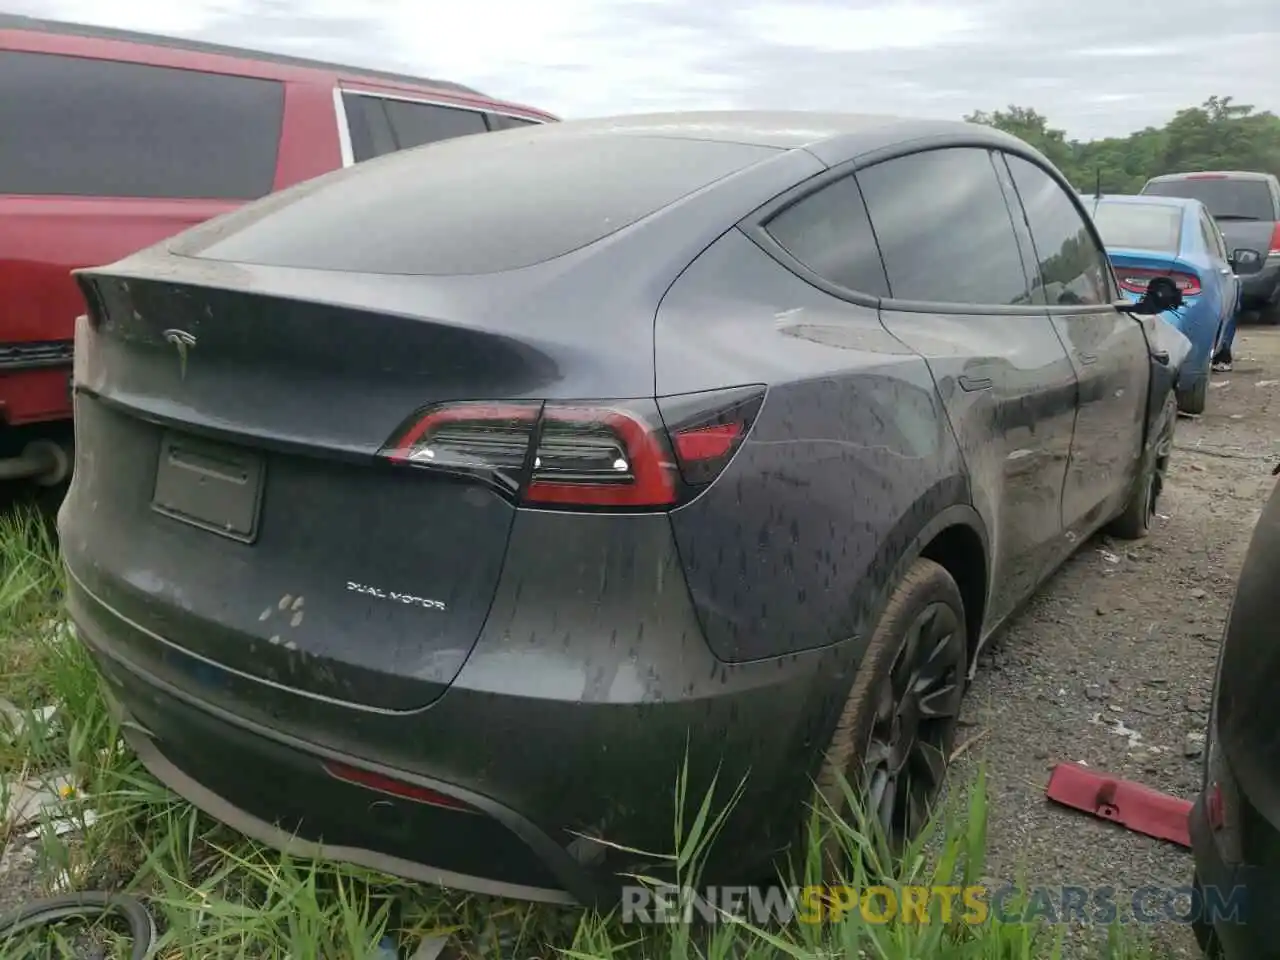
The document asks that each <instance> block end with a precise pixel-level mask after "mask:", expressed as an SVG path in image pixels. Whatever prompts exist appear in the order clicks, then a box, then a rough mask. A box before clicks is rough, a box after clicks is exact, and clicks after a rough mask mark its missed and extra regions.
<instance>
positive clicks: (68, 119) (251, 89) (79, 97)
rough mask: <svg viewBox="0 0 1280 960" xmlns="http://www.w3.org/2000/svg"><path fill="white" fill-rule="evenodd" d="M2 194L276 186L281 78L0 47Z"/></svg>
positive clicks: (223, 192)
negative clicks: (256, 76) (20, 50)
mask: <svg viewBox="0 0 1280 960" xmlns="http://www.w3.org/2000/svg"><path fill="white" fill-rule="evenodd" d="M0 91H3V94H2V95H0V193H6V194H35V195H57V196H81V197H132V198H172V199H178V198H191V199H211V200H252V199H256V198H258V197H261V196H263V195H265V194H267V193H269V192H270V191H271V188H272V186H273V185H274V182H275V173H276V155H277V152H278V149H279V143H280V125H281V120H282V118H283V114H284V87H283V85H282V84H280V83H279V82H277V81H274V80H260V79H256V78H250V77H237V76H229V75H223V74H213V73H203V72H200V71H195V70H178V69H174V68H170V67H154V66H149V65H146V64H137V63H123V62H119V61H113V60H93V59H87V58H83V57H68V56H61V55H54V54H45V53H27V52H18V51H0Z"/></svg>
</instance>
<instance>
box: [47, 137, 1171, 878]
mask: <svg viewBox="0 0 1280 960" xmlns="http://www.w3.org/2000/svg"><path fill="white" fill-rule="evenodd" d="M77 276H78V279H79V283H80V284H81V287H82V289H83V292H84V294H85V298H86V301H87V303H88V313H87V316H86V317H84V318H82V319H81V321H80V323H79V325H78V329H77V342H76V348H75V364H76V366H75V404H76V431H77V449H76V457H77V462H76V465H75V471H74V482H73V484H72V487H71V490H70V493H69V495H68V497H67V499H66V501H65V503H64V506H63V508H62V511H61V514H60V531H61V535H62V544H63V549H64V551H65V559H66V565H67V570H68V574H69V588H68V589H69V604H70V609H71V613H72V616H73V617H74V620H75V622H76V624H77V626H78V628H79V629H78V634H79V636H80V637H81V639H82V640H83V642H84V643H86V644H87V646H88V648H89V649H90V650H91V651H92V653H93V655H94V656H95V658H96V660H97V662H98V664H100V666H101V669H102V671H103V673H104V674H105V676H106V678H107V680H108V681H109V683H108V684H107V689H108V692H109V696H110V700H111V701H112V702H113V704H114V705H115V706H116V707H117V708H118V710H119V712H120V715H121V716H122V718H123V719H124V721H125V722H124V729H125V731H126V733H127V735H128V737H129V739H130V741H131V742H132V744H133V745H134V747H135V748H136V750H137V751H138V753H139V754H140V756H141V758H142V759H143V761H144V762H145V763H146V765H147V766H148V767H149V768H150V769H151V771H152V772H153V773H154V774H155V775H156V776H157V777H159V778H160V779H161V780H163V781H164V782H165V783H167V784H169V785H170V786H171V787H172V788H173V789H174V790H175V791H176V792H178V793H179V794H181V795H183V796H185V797H187V798H188V799H190V800H191V801H192V802H193V803H195V804H196V805H198V806H200V807H202V808H204V809H205V810H207V811H208V812H210V813H211V814H213V815H214V816H216V817H218V818H221V819H222V820H224V821H226V822H228V823H230V824H232V825H233V826H235V827H237V828H239V829H240V830H242V831H243V832H245V833H246V834H249V835H251V836H254V837H257V838H260V839H262V840H264V841H267V842H270V843H274V844H278V845H280V846H284V847H288V848H291V849H294V850H298V851H302V852H310V853H321V854H324V855H327V856H331V857H335V858H340V859H346V860H349V861H353V862H357V863H362V864H365V865H368V866H372V867H375V868H378V869H381V870H384V871H387V872H391V873H396V874H401V875H404V876H409V877H417V878H423V879H428V880H433V881H439V882H442V883H445V884H447V885H451V886H456V887H461V888H467V889H472V890H481V891H489V892H499V893H506V894H511V895H515V896H519V897H527V898H540V899H550V900H579V901H598V899H599V898H600V897H607V896H609V895H610V891H614V894H613V895H615V896H616V890H617V889H618V884H617V881H616V877H617V875H618V874H619V873H620V872H627V871H631V870H635V869H641V868H643V869H646V870H651V869H654V868H653V865H652V864H651V863H650V862H648V861H647V859H646V858H645V857H644V856H642V855H639V854H635V853H630V852H627V850H634V849H640V850H651V851H656V852H658V853H662V852H666V851H668V850H669V849H670V846H671V834H672V822H673V816H674V812H673V809H672V793H673V785H674V783H675V781H676V778H677V775H678V774H679V771H680V769H681V767H682V764H683V763H684V762H685V760H686V757H687V762H688V770H689V785H690V794H691V795H693V796H695V797H698V798H700V797H701V795H702V793H703V791H704V790H705V789H706V788H707V787H708V786H709V784H710V783H711V781H712V778H713V776H715V775H716V774H717V771H718V780H717V783H718V785H719V788H720V789H721V790H722V791H729V790H731V789H732V788H734V787H736V786H737V785H738V784H739V783H741V782H743V779H744V778H745V787H744V793H743V795H742V798H741V800H740V801H739V802H738V803H737V805H736V806H735V808H734V810H733V813H732V815H731V816H730V818H729V820H728V822H727V825H726V827H725V829H724V831H723V833H722V834H721V836H720V839H719V842H718V844H717V846H716V847H715V848H714V851H713V855H712V858H711V860H710V861H709V862H708V864H707V869H706V874H705V876H704V879H705V880H706V881H707V882H726V878H737V879H750V878H754V877H759V876H761V875H762V872H763V871H764V870H765V869H767V868H770V867H771V866H772V865H773V864H775V863H776V862H778V860H779V855H780V854H781V853H782V852H785V851H787V850H788V849H790V848H792V845H793V842H794V841H795V840H796V838H797V836H798V834H799V833H800V832H801V827H802V825H803V823H804V821H805V819H806V809H807V805H808V802H809V801H810V800H811V799H812V798H813V797H814V789H815V783H816V784H817V785H818V787H819V788H821V789H822V790H824V791H825V792H826V793H827V795H828V796H834V795H835V793H836V789H835V785H836V784H837V783H838V781H839V779H840V777H838V776H837V774H839V775H840V776H843V777H847V778H849V779H851V780H854V781H855V782H857V783H860V784H861V785H862V787H863V788H864V789H865V791H866V794H867V797H868V801H867V802H868V804H869V808H870V809H871V810H873V811H874V812H875V813H876V815H878V816H879V817H880V819H881V821H882V822H883V823H884V824H885V825H886V827H887V828H888V829H889V831H890V833H891V835H892V836H898V837H900V836H905V835H907V834H909V833H911V832H912V831H913V830H915V829H916V828H917V827H918V826H919V825H920V824H921V821H922V819H923V818H924V816H925V813H926V811H927V808H928V804H929V801H930V799H931V797H933V795H934V791H935V790H936V789H937V787H938V785H939V782H940V781H941V779H942V776H943V773H944V764H945V760H946V757H947V755H948V747H949V744H950V742H951V739H952V736H953V733H954V729H955V717H956V712H957V709H958V707H959V705H960V698H961V695H962V692H963V689H964V686H965V683H966V681H967V678H968V677H969V676H970V675H971V667H972V664H973V663H974V662H975V655H976V651H977V648H978V646H979V644H980V643H981V642H982V641H983V640H985V639H986V638H987V637H989V636H990V635H991V633H992V631H994V630H995V629H997V628H998V627H999V626H1000V625H1001V623H1002V622H1003V621H1005V620H1006V619H1007V618H1008V617H1009V615H1010V614H1011V612H1012V611H1014V609H1015V608H1016V607H1017V606H1018V605H1019V603H1020V602H1021V601H1023V600H1024V599H1026V598H1027V596H1028V595H1029V594H1030V592H1031V591H1032V590H1033V589H1034V588H1035V587H1036V586H1037V585H1038V584H1039V583H1040V582H1041V581H1043V580H1044V578H1045V577H1046V576H1047V575H1048V574H1049V573H1050V572H1051V571H1052V570H1053V569H1054V568H1055V567H1056V566H1058V565H1059V564H1060V563H1061V562H1062V561H1063V560H1064V559H1065V558H1066V557H1067V556H1068V555H1069V554H1070V553H1071V552H1072V550H1073V549H1074V548H1075V547H1076V546H1077V545H1079V544H1080V543H1081V542H1082V541H1083V540H1084V539H1085V538H1087V537H1088V536H1089V535H1090V534H1091V533H1093V532H1094V531H1095V530H1098V529H1100V528H1101V527H1103V526H1104V525H1107V524H1109V523H1110V524H1111V525H1112V526H1113V528H1114V529H1115V530H1116V531H1117V532H1118V533H1120V534H1121V535H1124V536H1141V535H1143V534H1144V533H1145V532H1146V531H1147V529H1148V525H1149V523H1150V520H1151V517H1152V510H1153V507H1154V500H1155V496H1156V495H1157V494H1158V493H1159V490H1160V484H1161V480H1162V476H1163V471H1164V468H1165V464H1166V462H1167V458H1168V454H1169V449H1170V445H1171V437H1172V431H1173V428H1174V400H1173V396H1172V394H1171V392H1170V384H1171V376H1172V372H1173V368H1175V367H1176V365H1177V364H1178V363H1179V362H1180V359H1181V356H1182V355H1184V354H1185V349H1186V341H1185V340H1184V339H1181V336H1180V335H1179V334H1177V333H1176V331H1174V330H1173V328H1172V327H1170V326H1168V325H1167V324H1164V323H1163V322H1162V321H1159V320H1157V319H1155V318H1153V316H1151V315H1150V314H1149V313H1145V312H1144V311H1149V310H1158V309H1163V308H1164V307H1166V306H1168V305H1169V302H1173V301H1171V300H1166V299H1164V298H1167V297H1173V298H1176V290H1175V289H1174V288H1172V286H1171V285H1166V286H1165V287H1161V286H1160V285H1159V283H1158V281H1153V292H1152V295H1151V298H1150V299H1149V300H1147V301H1144V303H1143V304H1140V305H1138V306H1135V305H1134V304H1131V303H1127V302H1125V301H1124V300H1123V299H1122V298H1121V297H1120V296H1119V295H1118V292H1117V288H1116V286H1115V280H1114V277H1113V276H1112V274H1111V271H1110V268H1109V265H1108V261H1107V257H1106V256H1105V254H1104V252H1103V250H1102V248H1101V246H1100V244H1099V241H1098V237H1097V235H1096V233H1095V231H1094V229H1093V227H1092V225H1091V223H1090V220H1089V218H1088V216H1087V215H1086V213H1085V211H1084V209H1083V208H1082V207H1081V205H1080V201H1079V199H1078V198H1077V197H1076V195H1075V194H1074V192H1073V191H1072V190H1071V188H1070V186H1069V185H1068V184H1067V183H1066V182H1065V181H1064V180H1063V179H1062V177H1061V176H1060V175H1059V174H1058V172H1057V171H1055V170H1054V169H1053V168H1052V167H1051V166H1049V164H1048V163H1047V162H1046V161H1045V159H1044V158H1043V157H1042V156H1040V155H1039V154H1038V153H1035V152H1034V151H1032V150H1031V149H1030V148H1028V147H1027V146H1026V145H1025V144H1024V143H1022V142H1021V141H1019V140H1017V139H1014V138H1012V137H1009V136H1006V135H1004V134H1001V133H999V132H997V131H993V130H990V129H986V128H982V127H975V126H969V125H965V124H960V123H942V122H918V121H910V120H896V119H892V118H875V117H856V116H828V115H810V114H799V113H797V114H786V113H783V114H769V113H726V114H685V115H655V116H638V117H625V118H615V119H607V120H593V121H579V122H570V123H562V124H555V125H547V126H546V127H545V128H537V129H525V130H515V131H507V132H501V133H493V134H486V135H485V136H483V137H467V138H460V139H457V140H454V141H450V142H446V143H441V144H436V145H432V146H429V147H425V148H422V149H419V150H411V151H406V152H403V153H398V154H395V155H392V156H388V157H385V158H381V159H378V160H374V161H370V162H368V163H365V164H361V165H359V166H357V167H354V168H351V169H348V170H345V171H342V172H339V173H336V174H334V175H331V176H325V177H321V178H319V179H317V180H314V181H311V182H309V183H307V184H304V185H301V186H299V187H297V188H294V189H291V190H287V191H284V192H281V193H279V194H276V195H274V196H272V197H269V198H267V199H265V200H263V201H261V202H258V203H255V204H253V205H251V206H249V207H246V208H244V209H243V210H241V211H238V212H236V213H233V214H231V215H228V216H225V217H222V218H219V219H217V220H213V221H210V222H209V223H207V224H204V225H202V226H200V227H197V228H195V229H193V230H191V231H188V232H186V233H184V234H182V235H181V236H179V237H178V238H176V239H174V240H172V241H169V242H167V243H164V244H161V245H159V246H156V247H154V248H152V249H150V250H146V251H143V252H141V253H139V254H137V255H135V256H131V257H129V258H127V259H125V260H122V261H120V262H118V263H116V264H114V265H111V266H109V267H104V268H101V269H94V270H86V271H80V272H79V273H78V274H77ZM837 802H838V799H837ZM602 841H603V842H602ZM614 844H617V845H621V846H622V847H625V848H627V849H622V848H621V847H619V846H614Z"/></svg>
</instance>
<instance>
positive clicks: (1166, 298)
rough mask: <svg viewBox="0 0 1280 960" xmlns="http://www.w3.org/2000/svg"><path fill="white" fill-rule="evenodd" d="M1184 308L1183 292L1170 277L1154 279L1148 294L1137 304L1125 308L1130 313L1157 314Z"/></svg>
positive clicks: (1149, 286) (1149, 285)
mask: <svg viewBox="0 0 1280 960" xmlns="http://www.w3.org/2000/svg"><path fill="white" fill-rule="evenodd" d="M1180 306H1182V291H1181V290H1179V289H1178V285H1177V284H1176V283H1174V282H1173V280H1171V279H1170V278H1169V277H1152V278H1151V282H1150V283H1148V284H1147V292H1146V293H1144V294H1143V295H1142V299H1141V300H1139V301H1138V302H1137V303H1134V304H1130V305H1128V306H1126V307H1125V310H1126V311H1127V312H1129V313H1140V314H1144V315H1145V314H1157V313H1164V312H1165V311H1166V310H1177V309H1178V308H1179V307H1180Z"/></svg>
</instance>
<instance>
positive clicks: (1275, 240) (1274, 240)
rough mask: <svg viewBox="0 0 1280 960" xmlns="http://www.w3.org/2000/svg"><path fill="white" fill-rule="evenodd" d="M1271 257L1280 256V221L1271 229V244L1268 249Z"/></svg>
mask: <svg viewBox="0 0 1280 960" xmlns="http://www.w3.org/2000/svg"><path fill="white" fill-rule="evenodd" d="M1267 256H1269V257H1280V223H1277V224H1276V227H1275V229H1274V230H1272V231H1271V245H1270V249H1269V250H1268V251H1267Z"/></svg>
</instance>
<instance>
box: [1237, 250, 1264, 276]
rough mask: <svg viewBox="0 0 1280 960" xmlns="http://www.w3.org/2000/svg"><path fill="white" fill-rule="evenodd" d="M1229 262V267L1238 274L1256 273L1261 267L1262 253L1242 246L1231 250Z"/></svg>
mask: <svg viewBox="0 0 1280 960" xmlns="http://www.w3.org/2000/svg"><path fill="white" fill-rule="evenodd" d="M1229 263H1230V264H1231V269H1232V270H1234V271H1235V272H1236V273H1238V274H1244V273H1257V272H1258V271H1259V270H1261V269H1262V254H1261V253H1260V252H1259V251H1257V250H1250V249H1248V248H1246V247H1242V248H1240V249H1239V250H1232V251H1231V259H1230V261H1229Z"/></svg>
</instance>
